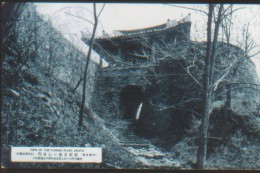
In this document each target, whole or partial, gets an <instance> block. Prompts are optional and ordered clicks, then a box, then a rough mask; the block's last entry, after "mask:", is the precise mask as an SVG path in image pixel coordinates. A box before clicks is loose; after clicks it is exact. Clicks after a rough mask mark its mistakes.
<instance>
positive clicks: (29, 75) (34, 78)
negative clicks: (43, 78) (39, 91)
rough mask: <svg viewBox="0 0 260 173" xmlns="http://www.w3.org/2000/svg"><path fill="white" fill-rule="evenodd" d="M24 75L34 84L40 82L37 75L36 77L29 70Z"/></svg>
mask: <svg viewBox="0 0 260 173" xmlns="http://www.w3.org/2000/svg"><path fill="white" fill-rule="evenodd" d="M23 77H24V79H25V80H26V81H27V82H28V83H30V84H32V85H38V84H39V80H38V79H37V77H35V76H34V75H32V74H30V73H29V72H27V71H25V72H24V74H23Z"/></svg>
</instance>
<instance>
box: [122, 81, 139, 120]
mask: <svg viewBox="0 0 260 173" xmlns="http://www.w3.org/2000/svg"><path fill="white" fill-rule="evenodd" d="M119 98H120V99H119V107H120V112H121V113H122V117H123V118H126V119H135V118H136V114H137V111H138V108H139V106H140V104H141V103H142V101H143V92H142V91H141V89H140V88H139V87H138V86H135V85H128V86H126V87H125V88H123V89H122V90H121V92H120V93H119Z"/></svg>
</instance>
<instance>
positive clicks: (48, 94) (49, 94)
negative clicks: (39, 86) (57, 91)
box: [42, 91, 52, 98]
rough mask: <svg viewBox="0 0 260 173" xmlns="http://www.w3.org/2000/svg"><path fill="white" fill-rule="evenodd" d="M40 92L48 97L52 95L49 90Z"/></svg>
mask: <svg viewBox="0 0 260 173" xmlns="http://www.w3.org/2000/svg"><path fill="white" fill-rule="evenodd" d="M42 93H43V94H44V95H46V96H48V97H49V98H51V97H52V94H51V93H50V92H48V91H42Z"/></svg>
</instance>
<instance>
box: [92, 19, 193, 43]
mask: <svg viewBox="0 0 260 173" xmlns="http://www.w3.org/2000/svg"><path fill="white" fill-rule="evenodd" d="M190 17H191V16H190V14H188V15H187V16H186V17H184V18H183V19H181V20H179V21H175V20H172V21H170V20H169V19H168V21H167V23H164V24H161V25H157V26H153V27H147V28H141V29H134V30H115V31H114V34H113V35H109V34H107V33H105V32H104V31H103V36H102V37H99V38H96V40H103V39H104V40H106V39H114V38H125V37H128V36H135V35H139V34H146V33H153V32H160V31H164V30H169V29H173V28H175V27H176V26H178V25H179V24H182V23H188V22H191V19H190Z"/></svg>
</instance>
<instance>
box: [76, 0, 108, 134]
mask: <svg viewBox="0 0 260 173" xmlns="http://www.w3.org/2000/svg"><path fill="white" fill-rule="evenodd" d="M103 8H104V6H103ZM103 8H102V9H101V10H100V12H99V14H97V10H96V3H94V4H93V10H94V12H93V14H94V26H93V31H92V35H91V38H90V41H89V49H88V55H87V61H86V64H85V69H84V76H83V88H82V100H81V105H80V112H79V122H78V129H79V130H80V128H81V127H82V123H83V114H84V110H85V100H86V83H87V71H88V66H89V61H90V57H91V51H92V48H93V44H94V39H95V33H96V29H97V25H98V17H99V16H100V14H101V12H102V10H103ZM89 116H90V115H89Z"/></svg>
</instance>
